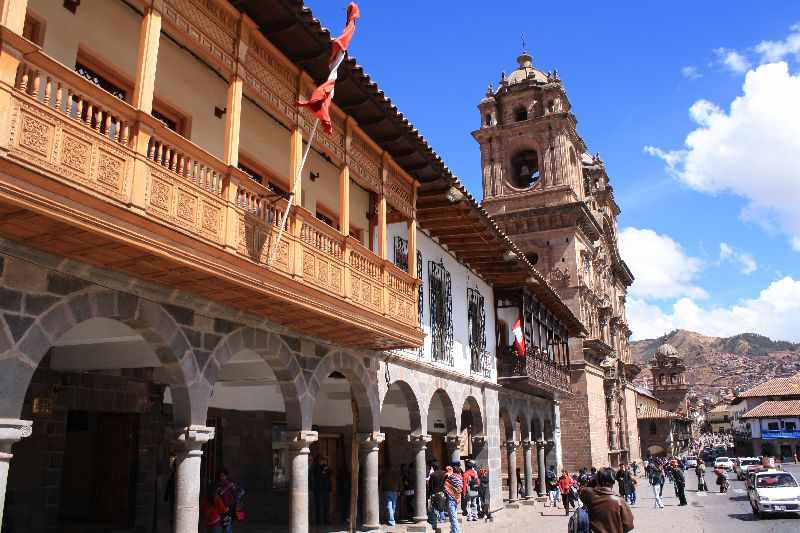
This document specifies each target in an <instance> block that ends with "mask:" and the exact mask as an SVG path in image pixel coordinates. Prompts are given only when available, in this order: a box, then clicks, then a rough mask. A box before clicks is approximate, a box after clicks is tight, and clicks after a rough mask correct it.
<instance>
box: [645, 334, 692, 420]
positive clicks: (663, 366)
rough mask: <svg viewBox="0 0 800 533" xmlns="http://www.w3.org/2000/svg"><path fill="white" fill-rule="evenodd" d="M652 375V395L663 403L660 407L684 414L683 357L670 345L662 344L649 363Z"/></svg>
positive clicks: (685, 388) (684, 368)
mask: <svg viewBox="0 0 800 533" xmlns="http://www.w3.org/2000/svg"><path fill="white" fill-rule="evenodd" d="M650 372H651V373H652V374H653V395H654V396H655V397H656V398H658V399H659V400H661V401H662V402H664V405H663V406H662V407H663V408H664V409H666V410H667V411H672V412H673V413H682V414H684V415H685V414H686V412H687V409H686V394H687V393H688V392H689V385H688V384H687V383H686V365H685V364H684V362H683V357H681V356H680V355H679V354H678V350H676V349H675V348H674V347H673V346H672V345H671V344H662V345H661V346H659V347H658V349H657V350H656V354H655V356H654V357H653V360H652V361H651V362H650Z"/></svg>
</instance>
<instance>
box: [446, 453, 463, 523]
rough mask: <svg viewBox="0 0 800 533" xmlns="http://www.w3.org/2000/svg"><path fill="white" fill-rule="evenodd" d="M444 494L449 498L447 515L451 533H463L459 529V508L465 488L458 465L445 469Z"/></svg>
mask: <svg viewBox="0 0 800 533" xmlns="http://www.w3.org/2000/svg"><path fill="white" fill-rule="evenodd" d="M445 472H446V475H445V478H444V492H445V496H446V497H447V515H448V518H449V519H450V532H451V533H461V530H460V529H459V527H458V507H459V503H460V502H461V492H462V490H463V487H464V478H463V477H462V472H461V467H460V466H458V463H454V464H453V465H452V466H448V467H447V468H446V469H445Z"/></svg>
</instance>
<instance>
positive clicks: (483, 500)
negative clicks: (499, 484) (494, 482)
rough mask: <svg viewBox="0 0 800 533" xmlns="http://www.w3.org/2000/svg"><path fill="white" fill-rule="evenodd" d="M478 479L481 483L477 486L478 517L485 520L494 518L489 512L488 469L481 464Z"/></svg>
mask: <svg viewBox="0 0 800 533" xmlns="http://www.w3.org/2000/svg"><path fill="white" fill-rule="evenodd" d="M478 479H479V480H480V482H481V484H480V485H479V486H478V502H479V504H478V509H479V512H478V517H481V518H483V519H484V521H485V522H489V521H490V520H494V519H493V518H492V513H490V512H489V497H490V494H489V469H488V468H486V467H485V466H482V467H481V468H480V469H478Z"/></svg>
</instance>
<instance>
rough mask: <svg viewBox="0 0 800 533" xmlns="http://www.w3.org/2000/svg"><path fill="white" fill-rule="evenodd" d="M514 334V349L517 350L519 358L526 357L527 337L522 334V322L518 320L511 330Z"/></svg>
mask: <svg viewBox="0 0 800 533" xmlns="http://www.w3.org/2000/svg"><path fill="white" fill-rule="evenodd" d="M511 333H513V334H514V348H516V350H517V357H525V335H524V334H523V333H522V321H521V320H520V319H519V318H518V319H517V321H516V322H514V327H513V328H511Z"/></svg>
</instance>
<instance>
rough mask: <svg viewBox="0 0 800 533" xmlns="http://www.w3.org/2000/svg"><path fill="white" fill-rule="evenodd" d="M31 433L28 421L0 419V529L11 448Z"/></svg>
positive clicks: (31, 426)
mask: <svg viewBox="0 0 800 533" xmlns="http://www.w3.org/2000/svg"><path fill="white" fill-rule="evenodd" d="M32 431H33V422H31V421H30V420H16V419H14V418H0V527H2V524H3V508H4V507H5V502H6V487H7V486H8V470H9V468H10V467H11V458H12V457H14V455H13V454H12V453H11V447H12V446H13V445H14V443H16V442H19V441H20V440H22V439H24V438H25V437H30V435H31V433H32Z"/></svg>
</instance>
